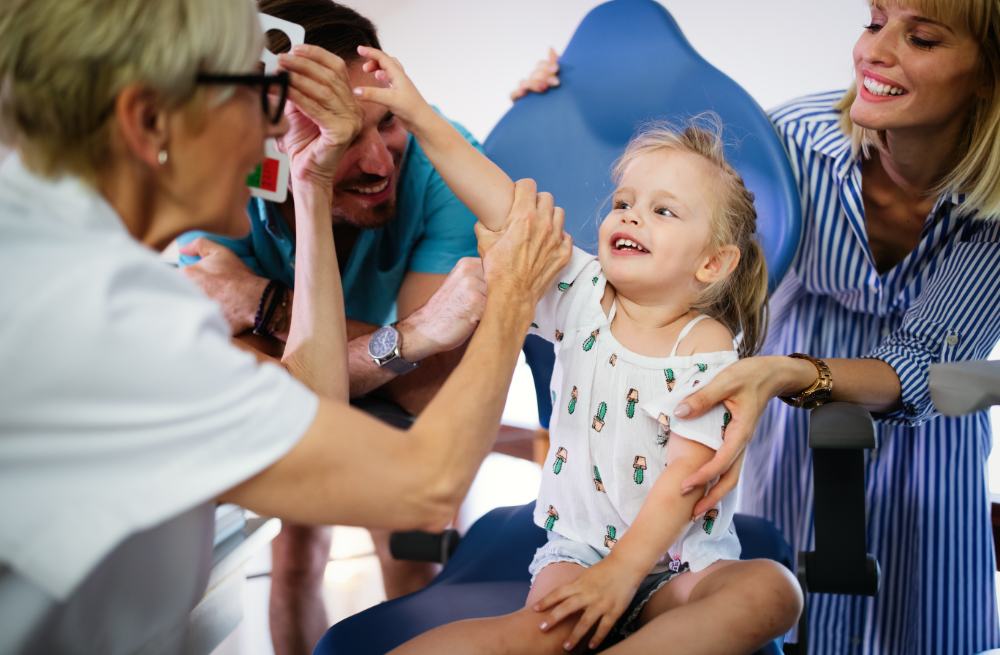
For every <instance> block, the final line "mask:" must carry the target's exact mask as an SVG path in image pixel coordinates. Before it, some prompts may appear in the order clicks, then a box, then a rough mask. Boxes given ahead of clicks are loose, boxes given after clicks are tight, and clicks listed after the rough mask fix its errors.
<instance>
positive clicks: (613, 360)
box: [608, 353, 618, 366]
mask: <svg viewBox="0 0 1000 655" xmlns="http://www.w3.org/2000/svg"><path fill="white" fill-rule="evenodd" d="M616 363H618V355H616V354H614V353H611V359H609V360H608V364H611V365H612V366H614V365H615V364H616Z"/></svg>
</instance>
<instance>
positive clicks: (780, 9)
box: [0, 0, 868, 159]
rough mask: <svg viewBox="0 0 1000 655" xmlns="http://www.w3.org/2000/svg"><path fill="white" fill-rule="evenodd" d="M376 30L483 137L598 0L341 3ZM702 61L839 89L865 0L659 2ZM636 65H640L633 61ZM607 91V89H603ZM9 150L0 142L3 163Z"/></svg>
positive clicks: (763, 88)
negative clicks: (517, 91) (538, 65)
mask: <svg viewBox="0 0 1000 655" xmlns="http://www.w3.org/2000/svg"><path fill="white" fill-rule="evenodd" d="M341 1H343V2H344V3H345V4H347V5H350V6H351V7H354V8H355V9H357V10H358V11H359V12H361V13H362V14H363V15H365V16H367V17H368V18H370V19H371V20H372V21H373V22H374V23H375V24H376V25H377V26H378V28H379V33H380V36H381V39H382V46H383V47H384V48H385V49H386V51H387V52H389V53H390V54H392V55H393V56H396V57H398V58H399V59H400V61H402V62H403V64H404V65H405V66H406V70H407V72H408V73H409V74H410V76H411V77H412V78H413V80H414V81H415V82H416V84H417V85H418V87H419V88H420V90H421V91H422V92H423V94H424V97H426V98H427V99H428V100H430V101H431V102H432V103H434V104H436V105H437V106H438V107H440V108H441V110H442V111H443V112H444V113H445V114H447V115H448V116H449V117H450V118H452V119H455V120H457V121H459V122H461V123H462V124H463V125H465V126H466V127H467V128H468V129H469V130H470V131H471V132H472V133H473V134H474V135H475V136H476V137H477V138H479V139H480V140H483V139H485V138H486V136H487V135H488V134H489V132H490V130H491V129H492V128H493V126H494V125H495V124H496V123H497V121H498V120H500V117H501V116H503V114H504V112H506V111H507V109H508V108H509V107H510V100H509V99H508V94H509V93H510V91H511V90H512V89H513V88H515V87H516V86H517V82H518V80H520V79H521V78H523V77H526V76H527V75H528V73H529V72H530V71H532V70H533V69H534V67H535V64H536V63H537V61H538V60H539V59H541V58H543V57H544V56H545V54H546V52H547V51H548V48H549V46H552V47H554V48H555V49H556V51H557V52H560V53H561V52H562V51H563V50H564V49H565V47H566V44H567V43H569V40H570V37H571V36H572V35H573V31H574V30H575V29H576V26H577V25H578V24H579V23H580V20H581V19H582V18H583V17H584V16H585V15H586V14H587V12H588V11H590V10H591V9H592V8H594V7H596V6H597V5H599V4H601V2H600V1H598V0H504V1H503V2H488V1H484V0H341ZM661 3H662V4H663V5H664V6H665V7H667V9H668V10H669V11H670V12H671V13H672V14H673V16H674V18H675V19H676V20H677V22H678V24H679V25H680V26H681V29H682V30H683V31H684V34H685V35H686V36H687V38H688V39H689V40H690V41H691V43H692V45H694V47H695V49H697V50H698V52H700V53H701V54H702V56H704V57H705V58H706V59H707V60H708V61H709V62H711V63H712V64H713V65H715V66H716V67H717V68H719V69H720V70H722V71H723V72H724V73H726V74H727V75H729V76H730V77H732V78H733V79H734V80H736V81H737V82H739V83H740V84H741V85H742V86H743V87H744V88H745V89H747V91H749V92H750V94H751V95H753V96H754V98H756V99H757V102H759V103H760V104H761V105H762V106H763V107H764V108H765V109H767V108H771V107H774V106H775V105H777V104H779V103H781V102H784V101H785V100H790V99H791V98H794V97H797V96H800V95H805V94H807V93H813V92H818V91H829V90H831V89H839V88H843V87H845V86H846V85H847V84H848V82H849V81H850V76H851V48H852V47H853V45H854V42H855V40H857V38H858V35H859V34H860V33H861V25H862V24H863V23H864V22H865V21H866V19H867V18H868V11H867V3H866V2H865V0H807V1H805V2H804V1H803V0H750V1H748V0H661ZM636 65H637V66H641V65H642V62H636ZM608 92H609V93H612V92H613V90H610V89H609V91H608ZM5 155H6V150H5V149H4V148H3V146H0V159H3V157H4V156H5Z"/></svg>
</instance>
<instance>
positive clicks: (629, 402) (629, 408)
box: [625, 389, 639, 418]
mask: <svg viewBox="0 0 1000 655" xmlns="http://www.w3.org/2000/svg"><path fill="white" fill-rule="evenodd" d="M637 402H639V392H638V391H636V390H635V389H629V390H628V395H627V396H625V416H627V417H629V418H633V417H634V416H635V404H636V403H637Z"/></svg>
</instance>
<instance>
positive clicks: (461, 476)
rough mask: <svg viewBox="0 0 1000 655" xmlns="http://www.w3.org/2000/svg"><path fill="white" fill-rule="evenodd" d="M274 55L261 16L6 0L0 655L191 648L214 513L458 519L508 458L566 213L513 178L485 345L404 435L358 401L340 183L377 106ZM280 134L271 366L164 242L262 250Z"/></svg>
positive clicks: (302, 60) (0, 219) (319, 56)
mask: <svg viewBox="0 0 1000 655" xmlns="http://www.w3.org/2000/svg"><path fill="white" fill-rule="evenodd" d="M262 43H263V35H262V33H261V29H260V27H259V24H258V21H257V17H256V10H255V6H254V4H253V3H252V2H250V0H158V1H157V2H143V1H141V0H7V1H5V2H4V3H2V4H0V130H2V132H0V134H2V137H3V141H4V143H6V144H9V145H11V146H13V148H14V150H15V151H16V154H15V155H13V156H11V157H9V158H8V159H7V161H6V162H4V164H3V166H2V168H0V279H3V280H4V284H3V285H0V306H2V307H3V311H2V312H0V371H2V374H0V498H2V499H3V500H2V502H0V652H4V653H9V652H13V653H19V652H45V653H60V652H101V653H131V652H137V651H139V650H142V649H146V650H144V652H176V651H177V650H178V649H179V647H180V646H179V645H178V643H177V641H176V639H173V638H171V637H169V636H168V635H171V634H174V635H175V634H176V632H177V631H176V630H173V628H174V627H175V626H177V625H184V622H185V620H186V615H187V612H188V611H189V610H190V608H191V607H192V605H193V604H194V603H195V602H196V600H197V599H198V598H199V597H200V596H201V594H202V593H203V591H204V587H205V583H206V580H207V565H206V561H210V560H207V559H206V555H210V551H211V545H212V527H211V517H212V507H213V503H214V502H215V500H216V499H219V500H225V501H227V502H235V503H238V504H241V505H243V506H245V507H247V508H250V509H252V510H254V511H256V512H258V513H261V514H264V515H268V516H276V517H279V518H285V519H289V520H292V521H295V522H298V523H306V524H310V523H311V524H323V525H329V524H349V525H362V526H366V527H382V528H389V529H417V528H423V529H431V530H433V529H441V528H443V527H444V526H445V525H446V524H447V523H448V522H449V521H450V520H451V518H452V517H453V516H454V513H455V511H456V509H457V506H458V504H459V502H460V501H461V499H462V498H463V497H464V495H465V492H466V491H467V490H468V488H469V485H470V484H471V482H472V479H473V477H474V475H475V472H476V469H477V467H478V464H479V463H480V462H481V460H482V459H483V457H484V456H485V455H486V454H487V453H488V452H489V450H490V448H491V446H492V442H493V438H494V436H495V433H496V429H497V426H498V424H499V418H500V414H501V411H502V407H503V403H504V400H505V397H506V390H507V385H508V384H509V381H510V378H511V374H512V372H513V369H514V366H515V363H516V360H517V353H518V351H519V349H520V345H521V343H522V341H523V339H524V336H525V334H526V332H527V329H528V326H529V324H530V323H531V320H532V317H533V308H534V305H535V304H536V302H537V301H538V299H539V298H540V297H541V294H542V292H543V291H544V290H545V289H546V288H547V286H548V285H549V284H550V283H551V280H552V278H553V277H554V275H555V274H556V272H557V271H558V270H560V269H561V268H562V266H564V265H565V264H566V262H567V261H568V259H569V239H568V237H566V236H565V235H564V234H563V232H562V229H561V227H562V212H561V210H558V209H557V208H553V206H552V202H551V197H549V196H546V195H544V194H542V195H536V193H535V189H534V186H533V184H531V183H524V184H521V185H520V186H519V188H518V200H517V202H516V204H515V208H514V210H513V212H512V214H511V217H510V219H509V220H508V223H507V231H506V234H505V236H504V238H503V239H502V240H501V241H500V244H499V247H497V246H494V247H493V249H492V250H491V251H490V254H489V256H488V257H487V259H486V261H485V262H484V268H485V273H486V281H487V287H488V289H489V300H488V301H487V302H486V308H485V311H484V313H483V315H482V318H481V321H480V324H479V328H478V330H477V332H476V335H475V336H474V337H473V339H472V341H471V343H470V345H469V348H468V351H467V354H466V355H465V358H464V360H463V362H462V364H461V365H460V366H459V367H458V368H457V369H456V370H455V372H454V374H453V375H452V377H451V378H450V379H449V381H448V382H447V384H446V385H445V386H444V387H443V389H442V390H441V391H440V393H439V394H438V396H437V397H436V399H435V400H434V401H433V402H432V403H431V404H430V406H428V408H427V409H426V411H425V412H424V413H423V414H422V415H421V417H420V419H419V420H417V422H416V423H415V424H414V426H413V427H412V428H411V429H410V431H409V434H407V435H405V437H404V435H403V434H402V433H401V432H399V431H398V430H395V429H393V428H390V427H388V426H386V425H384V424H382V423H379V422H378V421H376V420H374V419H371V418H369V417H367V416H366V415H364V414H362V413H360V412H358V411H356V410H354V409H352V408H351V407H349V406H348V404H347V402H346V399H347V393H348V388H347V385H348V380H347V365H346V355H347V353H346V346H345V343H346V336H345V327H344V311H343V298H342V294H341V286H340V279H339V276H338V273H337V271H338V267H337V263H336V251H335V248H334V243H333V238H332V229H331V217H330V197H329V193H330V189H331V188H332V183H331V179H332V175H333V173H334V171H335V170H336V168H337V164H338V162H339V158H340V157H341V156H342V154H343V152H344V151H345V149H346V147H347V145H348V144H350V142H351V140H352V139H353V137H354V136H355V135H356V133H357V131H358V130H359V129H360V126H361V116H362V112H361V110H360V108H359V106H358V104H357V102H356V101H355V100H354V96H353V94H352V92H351V89H350V88H349V85H348V81H347V80H348V78H347V75H346V70H345V67H344V64H343V62H342V61H341V60H339V59H338V58H337V57H335V56H333V55H331V54H329V53H327V52H325V51H323V50H322V49H319V48H315V47H300V48H296V49H295V51H294V52H292V53H290V54H287V55H283V56H282V57H281V67H282V68H283V69H284V71H285V72H284V73H283V74H280V75H278V76H273V77H261V76H259V75H257V74H256V73H257V61H258V58H259V56H260V54H261V49H262ZM286 93H287V100H288V105H287V107H283V106H284V100H285V95H286ZM262 108H263V111H262ZM289 121H291V122H292V123H294V124H296V130H295V131H294V133H295V134H298V135H306V136H308V137H309V138H300V139H296V138H291V137H289V138H286V139H285V140H284V142H283V148H284V150H285V152H286V153H287V154H288V155H289V158H290V161H291V177H292V185H291V186H292V196H293V199H294V202H295V205H296V217H297V224H296V233H297V240H298V249H297V259H296V272H295V276H296V280H295V282H296V285H295V286H296V290H297V295H296V301H295V303H294V307H293V309H292V318H291V327H290V331H289V338H288V344H287V347H286V349H285V352H284V356H283V358H282V360H281V361H280V362H273V361H271V362H268V361H267V358H266V357H264V356H263V355H260V354H259V353H254V352H247V349H246V348H240V347H237V346H236V345H234V343H233V342H232V341H231V335H230V330H229V327H228V325H227V323H226V321H225V318H224V317H223V315H222V312H221V310H220V308H219V306H218V305H217V304H215V303H214V302H212V301H210V300H209V299H207V298H206V297H205V296H204V295H202V293H201V292H200V291H199V290H198V289H197V287H195V286H194V285H193V284H192V283H191V282H189V281H188V280H186V279H185V278H183V277H182V276H180V275H179V274H178V273H177V272H176V271H175V270H173V269H172V268H170V267H169V266H167V265H165V264H163V263H162V262H161V261H160V259H159V258H158V257H157V254H156V251H158V250H160V249H162V248H164V247H165V246H166V245H167V244H169V243H170V242H171V241H172V240H173V239H174V238H175V237H176V236H177V235H179V234H181V233H182V232H185V231H187V230H192V229H202V230H207V231H211V232H215V233H221V234H230V235H234V236H240V235H242V234H243V233H245V232H246V231H247V229H248V225H247V220H246V216H245V214H244V212H243V208H244V207H245V206H246V203H247V199H248V191H247V188H246V178H247V175H248V173H249V172H250V171H252V170H254V169H255V167H256V166H257V165H258V164H259V163H260V162H261V161H262V159H263V158H264V141H265V139H267V138H270V137H280V136H281V135H282V134H284V133H285V131H286V130H287V129H288V124H289ZM316 135H318V138H317V137H316ZM331 362H333V363H334V365H332V366H331ZM180 534H196V535H197V538H196V539H194V540H193V541H192V540H188V541H184V540H183V539H180V540H179V539H178V537H177V535H180ZM181 633H183V631H181Z"/></svg>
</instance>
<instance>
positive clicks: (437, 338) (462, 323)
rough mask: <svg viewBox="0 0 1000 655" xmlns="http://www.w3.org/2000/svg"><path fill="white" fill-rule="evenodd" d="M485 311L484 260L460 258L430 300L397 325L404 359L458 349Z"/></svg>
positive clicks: (418, 358)
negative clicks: (400, 335)
mask: <svg viewBox="0 0 1000 655" xmlns="http://www.w3.org/2000/svg"><path fill="white" fill-rule="evenodd" d="M485 308H486V278H485V277H484V276H483V261H482V260H481V259H479V258H477V257H463V258H462V259H460V260H458V263H457V264H455V268H453V269H451V273H449V274H448V277H446V278H445V280H444V282H443V283H442V284H441V287H440V288H439V289H438V290H437V291H436V292H435V293H434V295H433V296H431V298H430V300H428V301H427V303H426V304H424V306H423V307H421V308H420V309H418V310H417V311H415V312H413V313H412V314H410V315H409V316H407V317H406V318H405V319H403V320H402V321H400V322H399V324H398V325H397V328H398V329H399V331H400V333H401V334H402V341H403V349H404V351H405V352H404V353H403V356H404V358H405V359H406V360H407V361H417V360H421V359H423V358H424V357H430V356H431V355H436V354H438V353H442V352H446V351H449V350H454V349H455V348H458V347H459V346H461V345H462V344H463V343H465V340H466V339H468V338H469V336H470V335H471V334H472V332H473V330H475V329H476V326H477V325H479V319H481V318H482V317H483V310H484V309H485Z"/></svg>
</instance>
